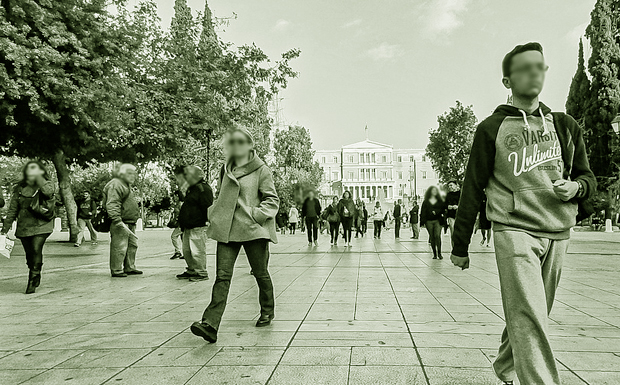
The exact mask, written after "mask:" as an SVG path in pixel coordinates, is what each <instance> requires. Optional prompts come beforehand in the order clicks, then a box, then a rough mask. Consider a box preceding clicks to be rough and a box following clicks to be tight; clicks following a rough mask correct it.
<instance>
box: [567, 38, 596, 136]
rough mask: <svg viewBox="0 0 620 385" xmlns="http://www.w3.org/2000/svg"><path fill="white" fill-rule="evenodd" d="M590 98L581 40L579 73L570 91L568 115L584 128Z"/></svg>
mask: <svg viewBox="0 0 620 385" xmlns="http://www.w3.org/2000/svg"><path fill="white" fill-rule="evenodd" d="M589 98H590V79H589V78H588V75H587V74H586V65H585V59H584V54H583V40H582V39H579V59H578V63H577V72H576V73H575V76H573V80H572V82H571V85H570V91H569V93H568V98H567V100H566V113H567V114H569V115H570V116H572V117H573V118H575V120H576V121H577V122H579V124H580V125H581V126H582V127H583V119H584V115H585V113H586V108H587V103H588V100H589Z"/></svg>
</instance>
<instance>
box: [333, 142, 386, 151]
mask: <svg viewBox="0 0 620 385" xmlns="http://www.w3.org/2000/svg"><path fill="white" fill-rule="evenodd" d="M393 147H394V146H390V145H389V144H383V143H379V142H374V141H372V140H368V139H366V140H363V141H361V142H357V143H353V144H347V145H346V146H342V148H343V149H369V150H370V149H391V148H393Z"/></svg>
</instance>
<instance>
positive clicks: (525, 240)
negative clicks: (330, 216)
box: [451, 43, 597, 385]
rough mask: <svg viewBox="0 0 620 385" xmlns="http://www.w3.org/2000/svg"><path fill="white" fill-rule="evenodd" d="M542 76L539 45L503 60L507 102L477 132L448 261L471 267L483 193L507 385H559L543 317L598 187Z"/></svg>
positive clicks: (571, 125) (497, 365) (498, 366)
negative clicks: (544, 97) (582, 212)
mask: <svg viewBox="0 0 620 385" xmlns="http://www.w3.org/2000/svg"><path fill="white" fill-rule="evenodd" d="M548 68H549V67H548V66H547V64H546V63H545V58H544V55H543V48H542V46H541V45H540V44H539V43H527V44H523V45H519V46H516V47H515V48H514V49H513V50H512V51H510V52H509V53H508V54H506V56H505V57H504V60H503V62H502V72H503V78H502V82H503V85H504V87H506V88H507V89H510V90H511V92H512V101H511V103H510V104H508V105H501V106H499V107H497V109H496V110H495V112H494V113H493V115H491V116H490V117H488V118H487V119H485V120H483V121H482V122H481V123H480V124H479V125H478V128H477V129H476V133H475V135H474V141H473V144H472V147H471V156H470V157H469V161H468V164H467V170H466V172H465V181H464V184H463V192H462V195H461V201H460V203H459V208H458V212H457V215H456V224H455V227H454V235H453V237H452V238H453V241H454V247H453V249H452V256H451V259H452V262H453V263H454V264H455V265H456V266H458V267H460V268H462V269H467V268H468V267H469V255H468V248H469V244H470V242H471V236H472V232H473V228H474V224H475V222H476V215H477V214H478V211H479V210H480V204H481V202H482V200H483V199H484V195H485V192H486V197H487V205H486V215H487V217H488V219H489V220H490V221H491V222H492V227H493V233H494V234H493V243H494V246H495V260H496V263H497V269H498V272H499V284H500V289H501V290H500V291H501V294H502V304H503V307H504V315H505V318H506V328H505V329H504V332H503V333H502V342H501V345H500V348H499V351H498V354H497V357H496V359H495V362H494V363H493V368H494V370H495V374H496V375H497V376H498V377H499V379H500V380H502V381H503V382H504V383H506V384H512V383H513V381H514V380H516V379H517V378H518V380H519V382H520V383H521V384H545V385H559V384H560V374H559V369H558V364H557V361H556V359H555V356H554V354H553V349H552V347H551V337H550V336H549V334H548V330H549V312H551V308H552V306H553V300H554V297H555V294H556V289H557V287H558V284H559V281H560V276H561V273H562V261H563V260H564V258H566V254H567V249H568V245H569V239H570V230H571V227H573V226H575V223H576V221H577V215H578V214H579V206H580V205H583V203H584V202H585V200H587V199H588V198H589V197H591V196H592V194H594V193H595V192H596V188H597V183H596V177H595V176H594V173H593V172H592V170H591V169H590V164H589V161H588V156H587V148H586V143H585V141H584V139H583V129H582V128H581V127H580V126H579V124H578V123H577V122H576V121H575V120H574V119H573V118H572V117H570V116H569V115H566V114H565V113H562V112H551V109H550V108H549V107H547V106H546V105H544V104H543V103H541V102H540V100H539V95H540V93H541V92H542V89H543V84H544V81H545V74H546V73H547V70H548ZM586 215H587V214H586Z"/></svg>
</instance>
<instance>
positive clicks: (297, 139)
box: [273, 126, 323, 210]
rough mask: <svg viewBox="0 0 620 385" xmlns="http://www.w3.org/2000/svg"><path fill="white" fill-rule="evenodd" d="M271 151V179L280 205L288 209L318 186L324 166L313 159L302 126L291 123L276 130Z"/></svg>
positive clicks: (306, 135) (307, 134) (306, 133)
mask: <svg viewBox="0 0 620 385" xmlns="http://www.w3.org/2000/svg"><path fill="white" fill-rule="evenodd" d="M274 150H275V164H274V165H273V168H274V182H275V185H276V190H277V191H278V196H279V197H280V202H281V203H280V206H281V207H282V208H283V209H285V210H288V208H290V207H291V206H292V205H295V204H299V203H301V200H302V199H303V195H304V193H306V192H308V191H310V190H316V189H317V188H318V186H319V185H320V183H321V179H322V177H323V169H322V168H321V167H320V166H319V163H318V162H316V161H314V159H313V158H314V150H313V149H312V139H311V138H310V132H309V131H308V130H307V129H306V128H304V127H301V126H290V127H288V128H287V129H285V130H280V131H276V134H275V139H274Z"/></svg>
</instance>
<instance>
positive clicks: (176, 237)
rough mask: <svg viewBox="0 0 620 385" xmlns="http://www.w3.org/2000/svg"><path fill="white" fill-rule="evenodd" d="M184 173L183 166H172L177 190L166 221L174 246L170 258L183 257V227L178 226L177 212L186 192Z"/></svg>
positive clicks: (179, 211) (178, 212) (179, 210)
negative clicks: (167, 221)
mask: <svg viewBox="0 0 620 385" xmlns="http://www.w3.org/2000/svg"><path fill="white" fill-rule="evenodd" d="M184 173H185V166H176V167H175V168H174V178H175V179H176V181H177V190H176V191H175V192H174V195H175V199H174V208H173V210H172V218H171V219H170V222H169V223H168V226H169V227H170V228H172V233H171V234H170V241H171V242H172V247H174V254H172V257H170V259H185V257H184V256H183V229H181V228H180V227H179V214H180V213H181V206H183V199H185V192H187V188H188V185H187V181H186V180H185V175H184Z"/></svg>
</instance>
